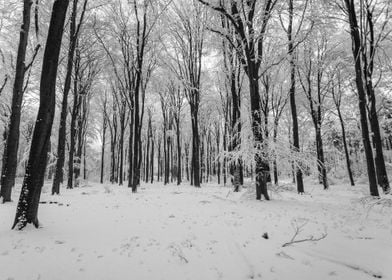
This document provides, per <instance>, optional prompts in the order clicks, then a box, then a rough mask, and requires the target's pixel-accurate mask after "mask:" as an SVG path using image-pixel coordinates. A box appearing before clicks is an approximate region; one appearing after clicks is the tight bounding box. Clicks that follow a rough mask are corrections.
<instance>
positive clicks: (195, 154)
mask: <svg viewBox="0 0 392 280" xmlns="http://www.w3.org/2000/svg"><path fill="white" fill-rule="evenodd" d="M194 94H197V93H194ZM191 116H192V173H193V185H194V186H195V187H196V188H200V139H199V122H198V107H197V105H193V106H191Z"/></svg>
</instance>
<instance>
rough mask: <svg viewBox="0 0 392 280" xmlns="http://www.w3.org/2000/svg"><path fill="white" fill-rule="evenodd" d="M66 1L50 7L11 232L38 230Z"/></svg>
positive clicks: (57, 0) (54, 104) (59, 0)
mask: <svg viewBox="0 0 392 280" xmlns="http://www.w3.org/2000/svg"><path fill="white" fill-rule="evenodd" d="M68 2H69V1H68V0H56V1H55V2H54V4H53V10H52V16H51V20H50V25H49V31H48V37H47V41H46V47H45V53H44V58H43V65H42V74H41V82H40V104H39V109H38V116H37V121H36V125H35V128H34V133H33V139H32V143H31V147H32V148H31V149H30V155H29V160H28V164H27V168H26V175H25V177H24V181H23V185H22V190H21V194H20V198H19V202H18V207H17V212H16V216H15V221H14V224H13V226H12V228H17V229H19V230H21V229H23V228H24V227H25V226H26V225H27V224H28V223H32V224H34V226H35V227H38V226H39V223H38V217H37V213H38V206H39V200H40V195H41V189H42V185H43V182H44V175H45V168H46V163H47V154H48V147H49V142H50V135H51V130H52V125H53V118H54V112H55V108H56V102H55V101H56V95H55V92H56V76H57V68H58V61H59V54H60V48H61V41H62V37H63V27H64V22H65V16H66V13H67V7H68Z"/></svg>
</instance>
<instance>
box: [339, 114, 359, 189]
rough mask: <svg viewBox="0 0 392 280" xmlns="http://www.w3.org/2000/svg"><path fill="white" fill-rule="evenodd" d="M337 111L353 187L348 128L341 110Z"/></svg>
mask: <svg viewBox="0 0 392 280" xmlns="http://www.w3.org/2000/svg"><path fill="white" fill-rule="evenodd" d="M337 111H338V116H339V120H340V126H341V128H342V139H343V148H344V154H345V156H346V166H347V172H348V177H349V178H350V183H351V186H355V183H354V177H353V172H352V171H351V161H350V154H349V152H348V147H347V139H346V128H345V126H344V121H343V116H342V113H341V111H340V108H337Z"/></svg>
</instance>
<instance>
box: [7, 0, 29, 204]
mask: <svg viewBox="0 0 392 280" xmlns="http://www.w3.org/2000/svg"><path fill="white" fill-rule="evenodd" d="M32 4H33V1H31V0H24V1H23V23H22V26H21V30H20V33H19V46H18V54H17V58H16V72H15V80H14V85H13V90H12V104H11V115H10V121H9V126H8V136H7V141H6V144H5V146H4V154H3V167H2V174H1V189H0V197H1V198H2V200H3V203H5V202H10V201H11V192H12V188H13V186H14V185H15V176H16V170H17V167H18V148H19V127H20V119H21V112H22V100H23V86H24V77H25V73H26V65H25V60H26V49H27V44H28V39H29V31H30V20H31V5H32Z"/></svg>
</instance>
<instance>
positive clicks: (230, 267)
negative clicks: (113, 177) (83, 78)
mask: <svg viewBox="0 0 392 280" xmlns="http://www.w3.org/2000/svg"><path fill="white" fill-rule="evenodd" d="M306 187H307V188H308V189H309V193H308V194H306V195H298V194H296V193H295V190H294V188H293V186H290V185H286V186H282V187H280V188H275V189H274V191H272V192H271V197H272V200H271V201H268V202H267V201H256V200H255V199H254V190H253V188H251V187H248V188H244V189H242V190H241V192H240V193H233V192H232V191H231V188H230V187H222V186H217V185H216V184H215V185H214V184H208V185H204V186H203V187H202V188H200V189H195V188H193V187H191V186H186V185H185V186H174V185H170V186H163V185H162V184H161V183H156V184H153V185H151V184H143V185H142V188H140V189H139V192H138V193H136V194H133V193H132V192H131V190H130V189H128V188H126V187H125V186H123V187H122V186H116V185H109V184H106V185H100V184H96V183H86V184H84V185H83V184H82V186H81V187H80V188H77V189H73V190H65V189H62V194H61V195H60V196H51V195H50V182H48V183H47V185H45V187H44V189H43V191H44V193H43V194H42V196H41V202H46V203H44V204H40V208H39V218H40V222H41V224H42V227H41V228H39V229H35V228H33V227H32V226H29V227H28V228H27V229H26V230H24V231H12V230H10V227H11V225H12V221H13V219H14V215H15V208H16V201H17V198H18V195H19V193H18V191H14V194H13V199H14V202H13V203H9V204H3V205H0V279H1V280H3V279H4V280H5V279H14V280H23V279H26V280H27V279H28V280H35V279H40V280H46V279H47V280H61V279H64V280H65V279H67V280H69V279H73V280H78V279H80V280H86V279H94V280H99V279H102V280H104V279H105V280H108V279H113V280H116V279H171V280H174V279H181V280H182V279H195V280H196V279H205V280H208V279H225V280H226V279H227V280H229V279H233V280H241V279H271V280H272V279H277V280H281V279H301V280H302V279H345V280H348V279H356V280H361V279H375V278H377V277H382V279H392V265H391V263H392V242H391V241H392V215H391V214H392V213H391V212H392V207H391V206H390V205H389V204H388V203H389V202H390V198H392V197H391V196H389V197H390V198H388V197H385V198H383V200H382V201H383V203H378V202H377V201H375V200H373V199H369V198H368V197H366V194H367V192H368V191H367V189H366V186H364V185H363V186H356V187H349V186H346V185H333V186H331V188H330V190H329V191H324V190H322V186H319V185H315V186H312V187H311V186H308V185H307V186H306ZM384 202H385V203H384ZM301 227H302V231H300V232H299V234H298V235H297V236H296V237H295V240H300V239H306V238H309V237H310V236H313V237H314V238H318V237H320V236H322V235H323V234H325V233H326V234H327V236H326V237H325V238H324V239H321V240H319V241H314V242H312V241H306V242H301V243H294V244H292V245H289V246H286V247H282V245H283V244H284V243H286V242H289V241H290V240H291V239H292V237H293V235H294V233H295V228H301ZM265 233H267V234H268V239H266V238H263V235H264V234H265Z"/></svg>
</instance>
